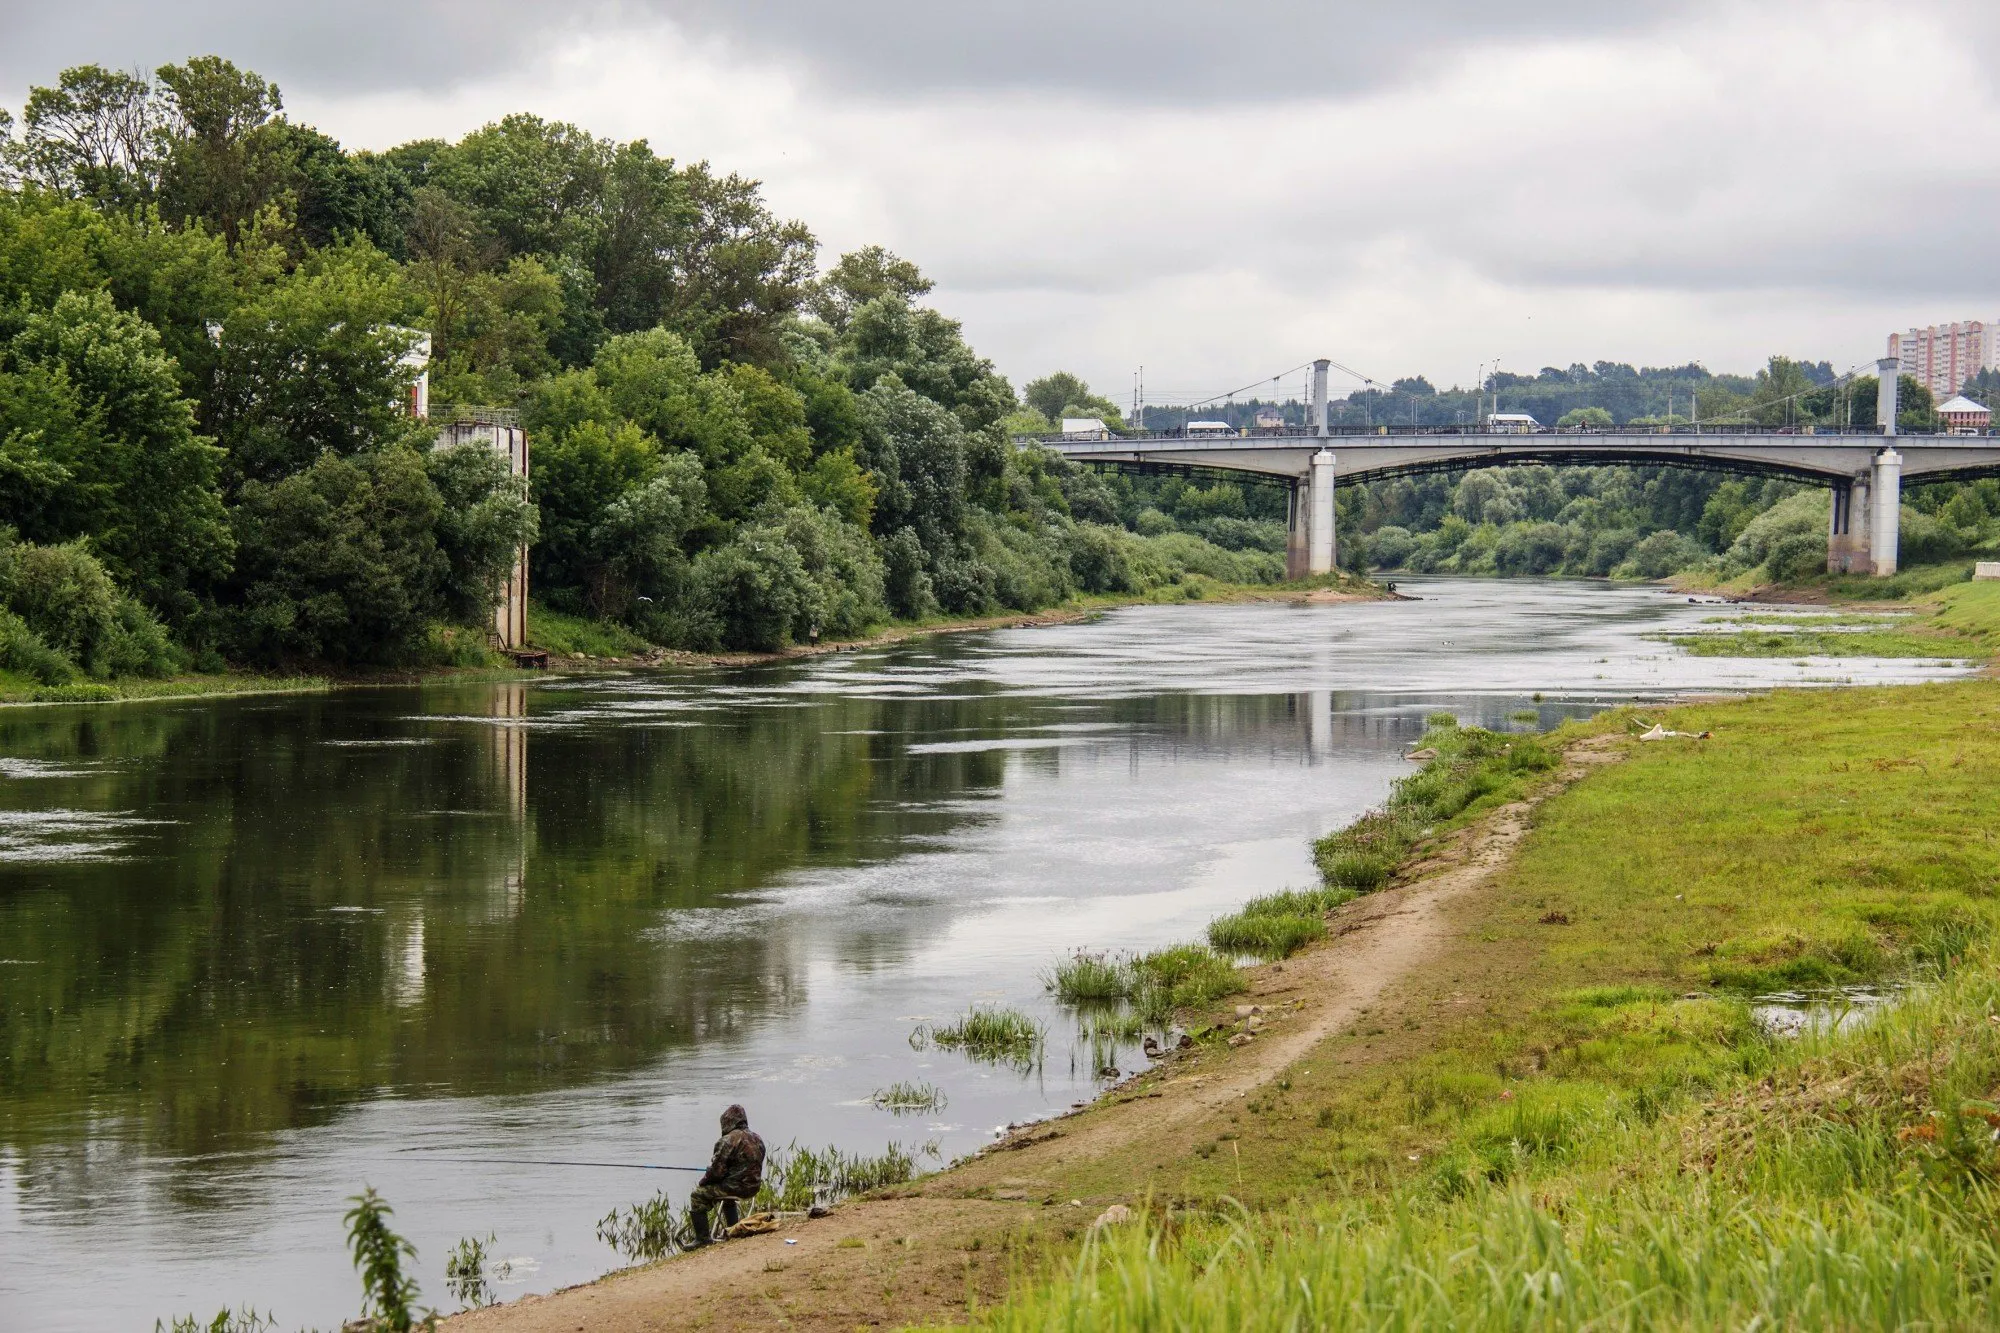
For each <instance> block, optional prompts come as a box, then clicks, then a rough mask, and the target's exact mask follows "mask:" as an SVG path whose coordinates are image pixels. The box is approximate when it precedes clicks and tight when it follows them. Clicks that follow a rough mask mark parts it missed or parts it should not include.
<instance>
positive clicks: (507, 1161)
mask: <svg viewBox="0 0 2000 1333" xmlns="http://www.w3.org/2000/svg"><path fill="white" fill-rule="evenodd" d="M396 1151H397V1152H437V1151H439V1150H438V1149H436V1148H398V1149H396ZM446 1151H449V1150H446ZM431 1160H432V1161H435V1162H462V1163H464V1164H465V1165H467V1166H596V1167H603V1168H605V1169H606V1170H611V1171H706V1170H708V1168H707V1167H705V1166H657V1165H655V1164H654V1163H652V1162H569V1161H560V1160H552V1159H549V1158H543V1157H434V1158H432V1159H431Z"/></svg>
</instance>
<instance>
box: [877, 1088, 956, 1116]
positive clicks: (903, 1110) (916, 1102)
mask: <svg viewBox="0 0 2000 1333" xmlns="http://www.w3.org/2000/svg"><path fill="white" fill-rule="evenodd" d="M868 1100H869V1101H871V1102H873V1103H874V1104H875V1105H877V1106H879V1107H881V1108H882V1109H883V1110H885V1111H890V1112H893V1113H895V1114H897V1115H907V1114H914V1113H917V1112H930V1111H942V1110H944V1108H945V1105H946V1101H945V1095H944V1091H943V1089H941V1088H939V1087H938V1086H937V1085H936V1084H934V1083H903V1082H897V1083H891V1084H890V1085H889V1086H888V1087H886V1088H877V1089H875V1092H874V1094H873V1095H871V1096H870V1097H869V1098H868Z"/></svg>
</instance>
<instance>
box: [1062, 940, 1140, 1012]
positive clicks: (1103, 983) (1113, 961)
mask: <svg viewBox="0 0 2000 1333" xmlns="http://www.w3.org/2000/svg"><path fill="white" fill-rule="evenodd" d="M1042 980H1043V984H1044V985H1045V986H1046V987H1047V988H1048V990H1049V991H1050V992H1051V993H1052V994H1054V996H1055V997H1056V998H1057V999H1058V1000H1061V1001H1062V1002H1063V1003H1064V1004H1090V1003H1101V1002H1106V1001H1111V1000H1123V999H1125V998H1127V997H1129V996H1130V995H1131V994H1132V986H1133V976H1132V967H1131V964H1129V963H1127V962H1124V961H1122V960H1120V959H1117V958H1113V957H1111V956H1109V955H1108V954H1101V953H1081V952H1079V953H1076V954H1073V955H1072V956H1070V957H1068V958H1065V959H1064V960H1063V961H1061V962H1059V963H1057V964H1056V965H1055V966H1054V967H1052V968H1050V969H1049V970H1048V972H1046V973H1045V974H1043V978H1042Z"/></svg>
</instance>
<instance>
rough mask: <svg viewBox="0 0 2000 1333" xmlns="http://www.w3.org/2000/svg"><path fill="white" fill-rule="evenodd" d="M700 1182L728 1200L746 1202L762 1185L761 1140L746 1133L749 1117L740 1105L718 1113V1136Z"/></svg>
mask: <svg viewBox="0 0 2000 1333" xmlns="http://www.w3.org/2000/svg"><path fill="white" fill-rule="evenodd" d="M701 1183H702V1184H704V1185H706V1186H708V1187H709V1188H710V1189H713V1190H715V1191H717V1192H718V1193H722V1194H727V1195H729V1196H730V1197H732V1198H737V1199H748V1198H751V1197H753V1196H754V1195H755V1194H756V1193H757V1188H758V1186H760V1185H762V1184H763V1183H764V1140H762V1139H760V1138H758V1137H757V1136H756V1135H755V1134H753V1133H751V1132H750V1117H749V1116H747V1115H745V1114H744V1113H743V1108H742V1107H740V1106H732V1107H730V1108H729V1109H728V1110H727V1111H724V1112H723V1113H722V1137H721V1138H719V1139H717V1140H716V1141H715V1155H714V1157H712V1158H711V1159H710V1160H709V1163H708V1171H707V1173H706V1174H705V1175H703V1176H702V1178H701Z"/></svg>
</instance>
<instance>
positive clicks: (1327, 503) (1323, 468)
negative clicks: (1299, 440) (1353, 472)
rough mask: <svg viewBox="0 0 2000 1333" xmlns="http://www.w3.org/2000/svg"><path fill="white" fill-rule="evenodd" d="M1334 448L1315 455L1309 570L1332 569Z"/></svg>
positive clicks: (1310, 572) (1307, 538) (1320, 571)
mask: <svg viewBox="0 0 2000 1333" xmlns="http://www.w3.org/2000/svg"><path fill="white" fill-rule="evenodd" d="M1333 469H1334V456H1333V450H1331V449H1322V450H1320V451H1319V452H1318V453H1316V454H1314V455H1313V458H1312V480H1311V481H1310V482H1309V483H1308V484H1309V486H1310V488H1311V490H1310V494H1311V496H1312V520H1311V524H1310V526H1309V527H1308V529H1307V535H1306V543H1307V545H1306V573H1308V574H1331V573H1332V572H1333V556H1334V544H1333Z"/></svg>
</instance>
